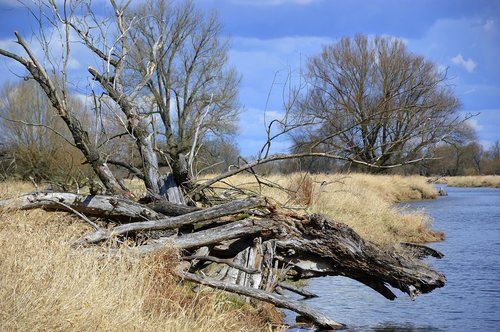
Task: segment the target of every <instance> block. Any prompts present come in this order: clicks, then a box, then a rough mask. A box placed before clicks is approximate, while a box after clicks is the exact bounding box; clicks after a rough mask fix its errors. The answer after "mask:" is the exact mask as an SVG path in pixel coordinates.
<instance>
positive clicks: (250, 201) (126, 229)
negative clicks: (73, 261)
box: [86, 197, 264, 243]
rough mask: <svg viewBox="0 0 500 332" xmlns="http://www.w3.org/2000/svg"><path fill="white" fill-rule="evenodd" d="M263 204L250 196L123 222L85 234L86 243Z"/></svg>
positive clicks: (222, 215)
mask: <svg viewBox="0 0 500 332" xmlns="http://www.w3.org/2000/svg"><path fill="white" fill-rule="evenodd" d="M263 204H264V203H263V201H262V200H261V199H259V198H256V197H250V198H247V199H243V200H238V201H232V202H229V203H226V204H221V205H217V206H214V207H211V208H208V209H204V210H201V211H194V212H191V213H188V214H184V215H181V216H177V217H172V218H164V219H159V220H152V221H144V222H136V223H130V224H124V225H120V226H117V227H115V228H113V229H112V230H99V231H97V232H95V233H93V234H90V235H89V236H87V237H86V241H87V243H97V242H100V241H103V240H107V239H109V238H111V237H112V236H117V235H123V234H128V233H135V232H140V231H160V230H165V229H172V228H179V227H181V226H184V225H189V224H193V223H196V222H200V221H205V220H211V219H216V218H221V217H225V216H228V215H232V214H236V213H239V212H241V211H244V210H245V209H249V208H252V207H255V206H262V205H263Z"/></svg>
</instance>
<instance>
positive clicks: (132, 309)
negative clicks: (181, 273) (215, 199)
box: [0, 182, 281, 332]
mask: <svg viewBox="0 0 500 332" xmlns="http://www.w3.org/2000/svg"><path fill="white" fill-rule="evenodd" d="M27 191H33V187H32V186H31V185H30V184H28V183H20V182H4V183H0V198H5V197H7V195H8V196H12V195H14V194H15V193H20V192H27ZM91 230H92V229H91V228H90V227H89V226H88V225H86V224H85V223H83V222H81V221H80V220H78V219H75V218H73V217H70V216H68V215H67V214H66V213H57V212H45V211H42V210H32V211H8V212H5V211H4V212H0V271H2V272H1V277H0V298H1V299H2V301H0V330H1V331H172V332H174V331H175V332H177V331H200V332H202V331H265V330H270V325H269V324H270V322H279V321H280V320H281V317H280V315H279V314H277V312H276V311H275V310H274V309H273V308H271V307H270V306H269V305H266V304H262V305H258V306H253V305H250V304H247V303H245V302H244V301H241V300H238V299H236V298H234V297H232V296H230V295H227V294H226V293H224V292H220V291H212V290H210V289H205V288H203V290H202V291H200V292H193V291H192V287H191V286H192V285H186V286H180V285H179V284H178V283H177V281H176V278H175V277H173V276H172V275H171V274H170V273H169V271H171V270H172V269H175V268H177V266H178V264H179V261H178V255H177V252H176V250H174V249H172V248H170V249H166V250H165V251H164V252H162V253H160V254H158V255H155V256H151V257H148V258H147V259H145V260H141V261H137V260H136V259H135V260H134V259H132V258H131V257H127V256H126V255H123V256H120V257H119V258H116V257H114V258H113V257H108V256H101V258H100V259H96V255H95V253H89V252H85V251H82V250H74V249H73V248H72V247H71V244H72V243H73V242H74V241H76V240H77V239H78V238H80V237H81V236H83V235H84V234H88V233H89V232H91Z"/></svg>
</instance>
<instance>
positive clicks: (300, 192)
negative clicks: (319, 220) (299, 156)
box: [227, 174, 443, 245]
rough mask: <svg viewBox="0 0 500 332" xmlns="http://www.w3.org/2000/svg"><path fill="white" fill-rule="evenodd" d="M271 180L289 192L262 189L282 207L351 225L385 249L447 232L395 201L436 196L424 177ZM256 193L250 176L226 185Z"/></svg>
mask: <svg viewBox="0 0 500 332" xmlns="http://www.w3.org/2000/svg"><path fill="white" fill-rule="evenodd" d="M269 180H270V181H271V182H272V183H274V184H276V185H277V186H280V187H283V188H286V189H288V192H287V191H284V190H280V189H277V188H269V187H262V192H263V194H264V195H266V196H269V197H272V198H273V199H275V200H277V201H278V202H279V203H281V204H285V205H287V206H289V207H293V208H297V207H300V206H306V207H307V212H313V213H321V214H323V215H326V216H327V217H329V218H331V219H332V220H335V221H339V222H343V223H346V224H348V225H349V226H351V227H352V228H353V229H354V230H356V231H357V232H358V233H359V234H360V235H361V236H363V237H364V238H365V239H368V240H370V241H372V242H375V243H378V244H381V245H391V244H393V243H395V242H403V241H404V242H432V241H440V240H442V239H443V234H442V233H440V232H435V231H433V230H432V229H431V221H430V219H429V217H428V216H427V215H426V214H424V213H421V212H412V213H407V211H402V210H401V209H400V208H396V207H394V203H397V202H404V201H410V200H418V199H429V198H435V197H436V196H437V191H436V190H435V189H434V188H433V187H432V185H430V184H428V183H427V181H426V179H425V178H423V177H418V176H411V177H403V176H396V175H390V176H389V175H387V176H386V175H378V176H374V175H365V174H351V175H324V174H322V175H321V174H320V175H305V174H292V175H286V176H272V177H270V178H269ZM227 182H228V183H230V184H232V185H238V186H244V187H246V188H247V189H252V190H255V191H258V190H259V187H258V185H257V183H256V182H255V180H254V179H253V177H251V176H242V175H239V176H235V177H232V178H230V179H228V181H227Z"/></svg>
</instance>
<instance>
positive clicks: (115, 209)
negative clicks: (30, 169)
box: [0, 192, 163, 222]
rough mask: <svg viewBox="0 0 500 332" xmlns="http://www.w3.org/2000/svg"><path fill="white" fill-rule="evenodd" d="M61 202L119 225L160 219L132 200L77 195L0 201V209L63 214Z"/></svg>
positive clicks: (54, 194)
mask: <svg viewBox="0 0 500 332" xmlns="http://www.w3.org/2000/svg"><path fill="white" fill-rule="evenodd" d="M58 203H64V204H66V205H68V206H70V207H71V208H72V209H74V210H76V211H78V212H80V213H83V214H85V215H86V216H94V217H100V218H103V217H105V218H108V219H111V220H115V221H120V222H132V221H144V220H155V219H160V218H162V217H163V215H161V214H160V213H158V212H156V211H154V210H153V209H151V208H149V207H147V206H145V205H142V204H139V203H136V202H134V201H131V200H128V199H123V198H118V197H113V196H104V195H79V194H73V193H62V192H35V193H29V194H24V195H21V196H18V197H14V198H9V199H4V200H1V201H0V208H14V209H23V210H29V209H36V208H42V209H45V210H56V211H67V212H73V211H72V210H71V209H69V208H66V207H64V206H63V205H61V204H58Z"/></svg>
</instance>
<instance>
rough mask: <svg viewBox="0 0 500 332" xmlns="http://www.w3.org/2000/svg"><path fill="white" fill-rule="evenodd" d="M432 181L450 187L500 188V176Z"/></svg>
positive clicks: (463, 177) (476, 176)
mask: <svg viewBox="0 0 500 332" xmlns="http://www.w3.org/2000/svg"><path fill="white" fill-rule="evenodd" d="M430 180H431V181H433V182H435V183H440V184H447V185H448V186H450V187H471V188H476V187H483V188H500V175H474V176H450V177H442V178H439V179H433V178H431V179H430Z"/></svg>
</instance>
